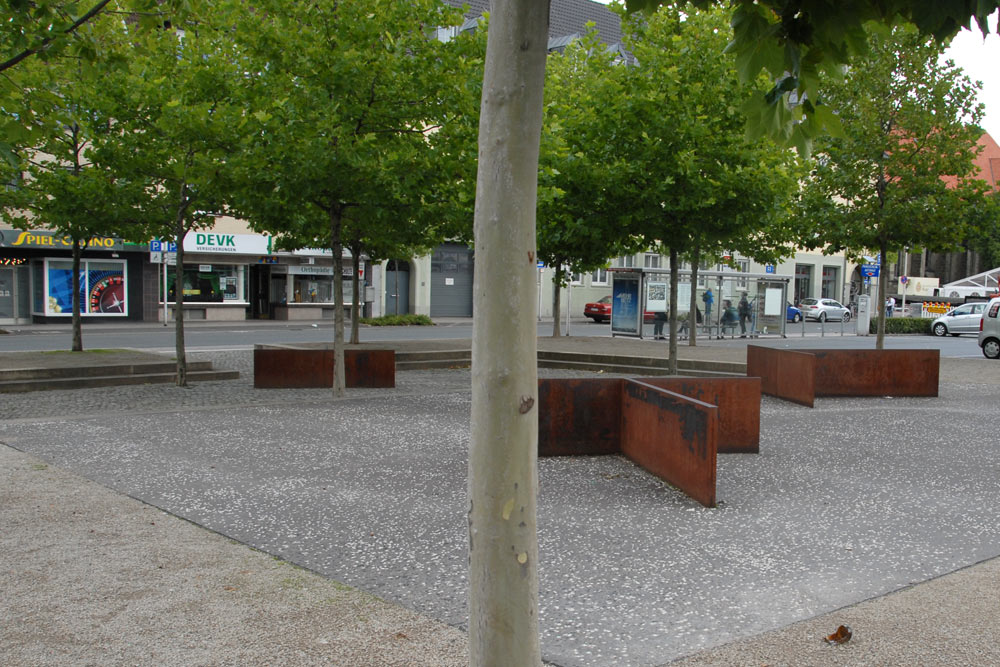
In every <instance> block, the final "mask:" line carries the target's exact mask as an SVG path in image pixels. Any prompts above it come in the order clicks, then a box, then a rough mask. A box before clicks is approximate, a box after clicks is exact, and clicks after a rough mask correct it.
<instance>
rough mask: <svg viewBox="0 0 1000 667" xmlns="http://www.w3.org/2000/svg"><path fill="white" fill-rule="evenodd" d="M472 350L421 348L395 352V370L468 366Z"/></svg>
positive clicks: (470, 362) (470, 363) (470, 361)
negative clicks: (420, 349) (421, 349)
mask: <svg viewBox="0 0 1000 667" xmlns="http://www.w3.org/2000/svg"><path fill="white" fill-rule="evenodd" d="M470 365H472V350H463V349H459V350H423V351H415V352H396V370H397V371H420V370H428V369H434V368H468V367H469V366H470Z"/></svg>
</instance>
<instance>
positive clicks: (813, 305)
mask: <svg viewBox="0 0 1000 667" xmlns="http://www.w3.org/2000/svg"><path fill="white" fill-rule="evenodd" d="M799 310H801V311H802V316H803V317H805V318H806V319H807V320H818V321H819V322H826V321H827V320H843V321H844V322H850V321H851V309H850V308H848V307H847V306H845V305H843V304H841V303H840V302H839V301H834V300H833V299H812V298H810V299H802V301H801V302H800V303H799Z"/></svg>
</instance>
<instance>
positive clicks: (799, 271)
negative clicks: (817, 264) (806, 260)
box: [795, 264, 813, 303]
mask: <svg viewBox="0 0 1000 667" xmlns="http://www.w3.org/2000/svg"><path fill="white" fill-rule="evenodd" d="M812 276H813V266H812V264H796V265H795V303H800V302H801V301H802V299H808V298H809V297H811V296H812Z"/></svg>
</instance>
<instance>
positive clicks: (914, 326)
mask: <svg viewBox="0 0 1000 667" xmlns="http://www.w3.org/2000/svg"><path fill="white" fill-rule="evenodd" d="M878 321H879V318H877V317H873V318H872V319H871V322H870V323H869V324H868V332H869V333H878ZM933 321H934V320H933V319H931V318H927V317H890V318H888V319H887V320H886V321H885V332H886V333H887V334H929V333H931V322H933Z"/></svg>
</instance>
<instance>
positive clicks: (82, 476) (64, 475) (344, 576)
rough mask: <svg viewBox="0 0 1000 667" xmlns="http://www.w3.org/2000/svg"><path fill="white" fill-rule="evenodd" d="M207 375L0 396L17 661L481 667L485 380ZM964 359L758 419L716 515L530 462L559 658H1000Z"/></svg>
mask: <svg viewBox="0 0 1000 667" xmlns="http://www.w3.org/2000/svg"><path fill="white" fill-rule="evenodd" d="M640 344H641V343H640ZM586 345H587V346H592V344H591V343H587V344H586ZM726 354H731V353H726ZM744 354H745V353H744ZM203 355H204V356H207V357H209V358H211V359H212V360H213V361H214V362H215V365H216V366H217V367H220V368H229V369H236V370H240V371H241V379H240V380H237V381H229V382H207V383H199V384H194V385H192V387H190V388H177V387H173V386H170V385H147V386H138V387H122V388H102V389H100V390H68V391H52V392H37V393H34V394H12V395H4V396H3V398H2V402H0V445H5V446H0V471H2V474H3V476H4V480H3V484H2V486H0V512H2V514H0V586H2V590H4V591H5V594H4V596H3V597H2V598H0V664H5V665H6V664H11V665H21V664H24V665H34V664H44V665H49V664H52V665H55V664H60V665H89V664H122V665H124V664H158V665H159V664H170V665H186V664H213V665H214V664H343V665H390V664H391V665H397V664H398V665H451V664H464V663H465V662H466V661H467V654H466V647H465V639H464V634H463V632H462V630H463V629H464V627H465V624H466V611H465V596H466V585H465V567H466V559H467V556H466V552H465V539H466V536H465V530H466V529H465V466H466V459H465V449H466V447H467V444H468V427H469V426H468V414H469V400H470V399H469V373H468V371H467V370H441V371H408V372H404V373H400V374H398V375H397V388H396V389H395V390H388V391H387V390H377V389H372V390H350V391H349V396H348V398H346V399H341V400H336V401H335V400H333V399H332V398H331V397H330V395H329V390H267V391H261V390H254V389H253V388H252V354H251V353H250V352H249V351H245V350H244V351H230V352H212V353H200V352H199V353H193V354H192V355H191V358H198V357H200V356H203ZM964 361H970V362H971V361H973V360H948V363H947V364H946V363H945V362H943V363H942V377H943V378H944V377H946V376H947V377H949V378H952V379H950V380H943V383H942V387H941V396H940V397H939V398H936V399H924V398H913V399H899V398H897V399H892V398H875V399H821V400H819V401H818V402H817V407H816V408H815V409H812V410H810V409H808V408H803V407H800V406H796V405H793V404H790V403H786V402H783V401H779V400H777V399H772V398H769V397H765V398H764V400H763V401H762V406H761V423H762V442H761V454H760V455H757V456H751V455H726V456H720V458H719V473H718V497H719V499H720V501H721V502H720V504H719V507H717V508H714V509H705V508H702V507H701V506H700V505H697V504H695V503H693V502H692V501H690V500H689V499H687V498H686V497H685V496H683V495H681V494H679V493H678V492H677V491H675V490H674V489H672V488H671V487H669V485H667V484H665V483H663V482H661V481H660V480H658V479H656V478H654V477H652V476H650V475H648V474H646V473H645V472H644V471H642V470H641V469H638V468H637V467H636V466H634V465H633V464H632V463H631V462H629V461H628V460H626V459H624V458H621V457H589V458H588V457H569V458H558V459H543V460H541V461H540V465H539V476H540V485H541V489H540V500H539V541H540V557H541V564H540V571H541V582H540V584H541V595H540V598H541V609H540V620H541V625H542V646H543V653H544V657H545V658H546V660H548V661H550V662H551V663H552V664H558V665H566V666H567V667H568V666H575V665H580V666H584V665H588V666H589V665H662V664H666V663H669V662H672V661H675V660H679V661H680V664H684V665H714V664H719V665H761V664H768V665H813V664H815V665H828V664H834V665H840V664H843V665H862V664H927V665H931V664H933V665H970V664H1000V649H998V643H997V641H996V637H997V636H998V631H1000V613H998V612H1000V603H998V602H997V601H998V600H1000V561H998V560H996V559H997V557H998V556H1000V522H998V521H997V520H996V517H997V516H998V514H1000V436H998V433H1000V418H998V417H997V416H996V410H995V408H996V399H997V393H998V392H997V383H996V369H995V368H993V367H992V366H990V365H989V364H988V363H985V364H984V363H983V362H981V361H980V362H979V363H978V364H977V365H972V364H969V365H968V369H967V370H963V369H962V364H961V363H958V364H955V365H954V366H949V364H952V362H964ZM977 361H978V360H977ZM946 366H949V368H951V369H952V370H946ZM984 369H985V370H984ZM540 374H541V375H545V376H550V377H573V376H579V375H580V373H578V372H574V371H550V370H542V371H540ZM955 379H960V380H961V381H960V382H956V381H955ZM841 623H847V624H848V625H850V626H851V627H852V628H853V630H854V637H853V638H852V639H851V640H850V641H849V642H847V643H846V644H843V645H840V646H830V645H827V644H825V643H824V642H823V641H822V637H823V636H825V635H827V634H829V633H831V632H833V631H834V630H835V629H836V627H837V626H838V625H839V624H841Z"/></svg>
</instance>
